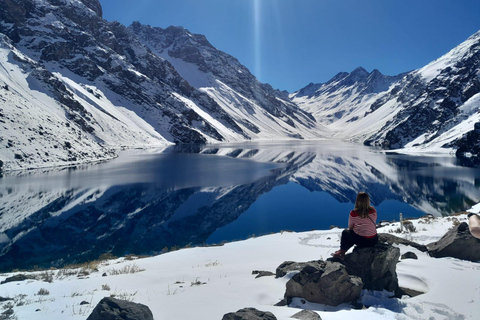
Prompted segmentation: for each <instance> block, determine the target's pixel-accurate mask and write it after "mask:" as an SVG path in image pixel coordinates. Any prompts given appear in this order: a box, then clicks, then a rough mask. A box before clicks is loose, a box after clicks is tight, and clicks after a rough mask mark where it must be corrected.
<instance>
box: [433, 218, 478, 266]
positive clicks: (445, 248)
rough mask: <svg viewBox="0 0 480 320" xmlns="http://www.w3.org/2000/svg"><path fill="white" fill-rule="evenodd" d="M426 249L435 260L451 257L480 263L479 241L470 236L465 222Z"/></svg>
mask: <svg viewBox="0 0 480 320" xmlns="http://www.w3.org/2000/svg"><path fill="white" fill-rule="evenodd" d="M427 247H428V253H429V254H430V256H432V257H435V258H443V257H452V258H457V259H462V260H468V261H473V262H477V261H480V239H477V238H475V237H474V236H472V234H471V233H470V230H469V229H468V224H467V223H466V222H462V223H461V224H459V225H458V226H455V227H453V228H452V229H450V230H449V231H448V232H447V233H445V235H444V236H443V237H442V238H441V239H440V240H438V241H437V242H433V243H430V244H428V245H427Z"/></svg>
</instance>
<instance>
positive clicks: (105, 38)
mask: <svg viewBox="0 0 480 320" xmlns="http://www.w3.org/2000/svg"><path fill="white" fill-rule="evenodd" d="M479 42H480V32H479V33H476V34H475V35H473V36H472V37H470V38H469V39H468V40H467V41H465V42H464V43H462V44H461V45H459V46H458V47H457V48H455V49H453V50H452V51H450V52H449V53H447V54H446V55H445V56H443V57H441V58H440V59H438V60H436V61H434V62H432V63H431V64H429V65H427V66H425V67H424V68H421V69H419V70H415V71H412V72H409V73H405V74H401V75H398V76H393V77H392V76H385V75H382V74H381V73H380V72H379V71H378V70H374V71H372V72H371V73H369V72H367V71H366V70H364V69H363V68H357V69H356V70H354V71H353V72H351V73H345V72H343V73H339V74H338V75H337V76H335V77H334V78H333V79H332V80H330V81H329V82H327V83H324V84H310V85H308V86H307V87H306V88H304V89H302V90H300V91H298V92H296V93H294V94H291V95H289V94H288V93H287V92H281V91H279V90H275V89H273V88H272V87H271V86H270V85H268V84H262V83H260V82H259V81H258V80H257V79H256V78H255V77H254V76H253V75H252V74H251V73H250V71H249V70H248V69H247V68H246V67H244V66H243V65H242V64H241V63H240V62H239V61H238V60H237V59H235V58H234V57H232V56H230V55H228V54H226V53H224V52H221V51H219V50H217V49H215V48H214V47H213V46H212V45H211V44H210V43H209V42H208V40H207V39H206V38H205V36H202V35H197V34H193V33H191V32H189V31H188V30H186V29H184V28H181V27H169V28H166V29H162V28H154V27H150V26H145V25H142V24H141V23H139V22H134V23H133V24H132V25H131V26H129V27H126V26H123V25H122V24H120V23H118V22H108V21H106V20H104V19H103V18H102V8H101V6H100V3H99V2H98V1H97V0H23V1H12V0H0V66H1V67H0V126H1V130H2V134H1V136H0V173H1V171H2V170H3V171H7V170H12V169H26V168H38V167H49V166H55V165H65V164H77V163H83V162H88V161H94V160H106V159H110V158H112V157H115V156H116V153H115V150H117V149H121V148H143V147H152V146H166V145H169V144H173V143H217V142H243V141H246V140H285V139H320V138H333V139H339V140H350V141H356V142H360V143H364V144H367V145H372V146H379V147H382V148H386V149H403V150H404V151H405V150H409V151H430V152H431V151H439V150H443V152H445V151H446V152H454V151H458V152H457V153H458V155H463V154H468V153H473V154H474V155H476V154H478V153H479V151H480V150H479V149H478V145H479V144H480V124H479V125H477V127H478V129H477V130H475V123H477V122H479V117H480V115H479V113H478V110H479V104H480V80H479V72H480V71H479V70H480V69H479V59H480V58H479V47H480V44H479Z"/></svg>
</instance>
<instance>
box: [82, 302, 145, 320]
mask: <svg viewBox="0 0 480 320" xmlns="http://www.w3.org/2000/svg"><path fill="white" fill-rule="evenodd" d="M87 320H153V314H152V311H150V309H149V308H148V307H147V306H146V305H143V304H140V303H135V302H130V301H125V300H119V299H115V298H110V297H106V298H103V299H102V300H101V301H100V302H99V303H98V304H97V306H96V307H95V309H93V311H92V313H91V314H90V316H89V317H88V318H87Z"/></svg>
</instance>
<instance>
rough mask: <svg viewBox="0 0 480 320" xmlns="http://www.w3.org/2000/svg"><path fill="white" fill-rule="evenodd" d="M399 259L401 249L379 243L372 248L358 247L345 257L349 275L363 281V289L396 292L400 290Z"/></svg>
mask: <svg viewBox="0 0 480 320" xmlns="http://www.w3.org/2000/svg"><path fill="white" fill-rule="evenodd" d="M399 257H400V249H398V248H396V247H393V246H391V245H389V244H387V243H380V242H379V243H377V244H376V245H375V246H374V247H370V248H360V247H356V248H355V249H354V250H353V252H352V253H351V254H347V255H346V256H345V265H346V269H347V272H348V273H349V274H351V275H355V276H358V277H360V278H361V279H362V281H363V289H368V290H379V291H382V290H387V291H389V292H394V291H396V290H397V289H398V278H397V272H396V266H397V263H398V258H399Z"/></svg>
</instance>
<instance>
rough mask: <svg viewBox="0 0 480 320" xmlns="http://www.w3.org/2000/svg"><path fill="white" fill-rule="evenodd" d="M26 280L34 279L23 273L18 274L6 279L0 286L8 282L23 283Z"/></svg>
mask: <svg viewBox="0 0 480 320" xmlns="http://www.w3.org/2000/svg"><path fill="white" fill-rule="evenodd" d="M28 279H35V278H34V277H32V276H27V275H25V274H23V273H20V274H16V275H14V276H11V277H8V278H6V279H5V280H4V281H2V282H1V283H0V284H4V283H8V282H15V281H25V280H28Z"/></svg>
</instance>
